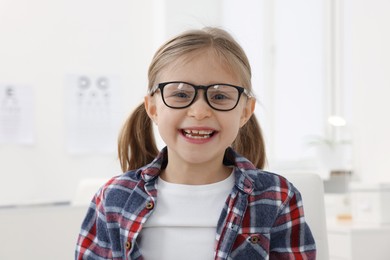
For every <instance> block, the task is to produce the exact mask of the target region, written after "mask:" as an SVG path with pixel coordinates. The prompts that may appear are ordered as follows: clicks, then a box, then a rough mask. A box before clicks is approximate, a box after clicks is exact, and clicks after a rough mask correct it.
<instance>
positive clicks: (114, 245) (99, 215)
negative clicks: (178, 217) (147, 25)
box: [76, 148, 316, 260]
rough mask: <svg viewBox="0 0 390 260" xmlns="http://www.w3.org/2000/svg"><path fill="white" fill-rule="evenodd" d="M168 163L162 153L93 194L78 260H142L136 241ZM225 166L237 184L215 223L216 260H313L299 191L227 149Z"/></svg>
mask: <svg viewBox="0 0 390 260" xmlns="http://www.w3.org/2000/svg"><path fill="white" fill-rule="evenodd" d="M166 163H167V150H166V148H164V149H163V150H162V151H161V153H160V154H159V155H158V156H157V158H156V159H155V160H154V161H153V162H151V163H150V164H149V165H147V166H145V167H142V168H140V169H138V170H135V171H130V172H127V173H125V174H123V175H120V176H117V177H114V178H112V179H111V180H110V181H108V182H107V183H106V184H105V185H104V186H103V187H102V188H101V189H100V190H99V191H98V192H97V194H96V195H95V197H94V198H93V201H92V202H91V205H90V207H89V210H88V212H87V215H86V217H85V220H84V222H83V224H82V228H81V231H80V235H79V238H78V241H77V248H76V259H143V257H142V255H141V253H140V250H139V247H138V244H137V237H138V235H139V234H140V232H141V231H142V226H143V224H144V223H145V222H146V221H147V220H148V218H149V216H150V215H151V214H152V212H153V209H154V205H155V203H158V198H157V189H156V180H157V176H158V175H159V173H160V171H161V169H163V168H165V166H166ZM224 164H225V165H233V166H234V175H235V185H234V187H233V188H232V191H231V193H230V195H229V197H228V198H227V200H226V204H225V207H224V209H223V210H222V212H221V216H220V218H219V221H218V224H217V230H216V240H215V259H218V260H222V259H286V260H287V259H315V255H316V249H315V242H314V238H313V236H312V234H311V232H310V229H309V227H308V225H307V224H306V222H305V219H304V214H303V206H302V200H301V196H300V193H299V192H298V191H297V189H296V188H295V187H294V186H292V184H291V183H289V182H288V181H287V180H286V179H285V178H283V177H281V176H279V175H276V174H273V173H269V172H265V171H261V170H258V169H256V168H255V167H254V166H253V164H252V163H251V162H249V161H248V160H247V159H245V158H244V157H242V156H240V155H238V154H236V152H234V151H233V150H232V149H231V148H228V149H227V150H226V154H225V158H224ZM184 258H185V257H184Z"/></svg>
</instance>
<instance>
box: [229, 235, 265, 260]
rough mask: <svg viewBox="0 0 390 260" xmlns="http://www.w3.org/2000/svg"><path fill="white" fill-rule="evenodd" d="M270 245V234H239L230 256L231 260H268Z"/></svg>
mask: <svg viewBox="0 0 390 260" xmlns="http://www.w3.org/2000/svg"><path fill="white" fill-rule="evenodd" d="M269 245H270V234H269V233H243V234H238V235H237V238H236V241H235V242H234V245H233V249H232V251H231V252H230V254H229V259H234V260H244V259H248V260H255V259H259V260H260V259H268V254H269Z"/></svg>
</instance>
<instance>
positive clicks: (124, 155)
mask: <svg viewBox="0 0 390 260" xmlns="http://www.w3.org/2000/svg"><path fill="white" fill-rule="evenodd" d="M157 154H158V149H157V146H156V141H155V138H154V134H153V123H152V120H151V119H150V118H149V116H148V114H147V113H146V110H145V106H144V103H142V104H140V105H139V106H138V107H137V108H136V109H135V110H134V111H133V113H132V114H131V115H130V116H129V118H128V119H127V120H126V122H125V124H124V126H123V127H122V130H121V132H120V134H119V140H118V156H119V161H120V164H121V167H122V171H123V172H126V171H129V170H132V169H137V168H140V167H142V166H144V165H146V164H148V163H150V162H151V161H152V160H153V159H154V158H155V157H156V156H157Z"/></svg>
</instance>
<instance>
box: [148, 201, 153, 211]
mask: <svg viewBox="0 0 390 260" xmlns="http://www.w3.org/2000/svg"><path fill="white" fill-rule="evenodd" d="M153 208H154V204H153V202H151V201H150V202H148V203H147V204H146V209H153Z"/></svg>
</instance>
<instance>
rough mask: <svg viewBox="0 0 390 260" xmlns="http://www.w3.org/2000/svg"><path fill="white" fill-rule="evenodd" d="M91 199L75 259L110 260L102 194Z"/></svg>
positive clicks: (110, 251) (101, 191) (109, 245)
mask: <svg viewBox="0 0 390 260" xmlns="http://www.w3.org/2000/svg"><path fill="white" fill-rule="evenodd" d="M103 191H104V190H103V189H101V190H100V191H99V192H98V193H97V194H96V195H95V196H94V198H93V199H92V202H91V204H90V206H89V209H88V211H87V214H86V217H85V219H84V221H83V223H82V226H81V231H80V234H79V237H78V240H77V245H76V252H75V259H77V260H81V259H112V249H111V243H110V239H109V230H108V227H107V219H106V212H105V207H104V199H103V196H104V195H103V194H104V192H103Z"/></svg>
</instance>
